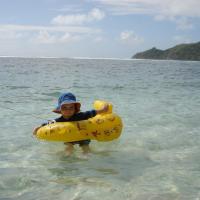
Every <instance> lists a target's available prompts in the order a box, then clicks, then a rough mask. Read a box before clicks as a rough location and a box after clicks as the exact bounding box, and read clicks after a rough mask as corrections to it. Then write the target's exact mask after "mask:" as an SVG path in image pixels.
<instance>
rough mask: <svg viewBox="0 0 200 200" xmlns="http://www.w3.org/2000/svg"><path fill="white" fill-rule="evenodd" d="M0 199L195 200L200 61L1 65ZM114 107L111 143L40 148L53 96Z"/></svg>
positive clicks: (14, 61)
mask: <svg viewBox="0 0 200 200" xmlns="http://www.w3.org/2000/svg"><path fill="white" fill-rule="evenodd" d="M0 88H1V93H0V109H1V115H0V120H1V124H0V128H1V133H0V137H1V140H0V199H5V200H10V199H17V200H32V199H34V200H35V199H41V200H47V199H48V200H49V199H55V198H56V199H57V200H64V199H70V200H79V199H81V200H82V199H83V200H84V199H87V200H89V199H91V200H96V199H97V200H98V199H105V200H107V199H116V200H121V199H130V200H134V199H136V200H146V199H151V200H152V199H156V200H158V199H161V200H163V199H164V200H165V199H166V200H168V199H170V200H171V199H180V200H182V199H194V200H197V199H200V160H199V154H200V150H199V146H200V124H199V122H200V109H199V107H200V62H182V61H150V60H103V59H102V60H101V59H100V60H99V59H98V60H95V59H93V60H90V59H89V60H84V59H61V58H60V59H56V58H51V59H48V58H32V59H31V58H0ZM65 91H71V92H73V93H75V94H76V96H77V98H78V99H79V100H80V101H81V102H82V110H88V109H91V108H92V103H93V101H94V100H96V99H105V100H108V101H110V102H112V103H113V105H114V110H115V112H117V113H118V114H119V115H120V116H121V117H122V119H123V122H124V129H123V133H122V135H121V137H120V138H119V139H118V140H115V141H113V142H108V143H100V142H95V141H93V142H92V143H91V148H92V149H93V153H92V154H91V155H90V156H89V157H88V158H84V157H83V156H82V154H81V151H80V149H79V148H78V147H77V148H76V151H75V153H74V155H73V156H72V157H71V158H67V157H66V156H65V155H64V151H63V150H64V145H63V144H62V143H56V142H44V141H38V140H36V139H35V138H34V137H33V136H32V130H33V128H34V127H35V126H37V125H39V124H41V123H42V122H43V121H45V120H47V119H53V118H55V117H57V115H56V114H53V113H52V112H51V110H52V109H53V108H54V106H55V105H56V101H57V98H58V96H59V94H60V92H65Z"/></svg>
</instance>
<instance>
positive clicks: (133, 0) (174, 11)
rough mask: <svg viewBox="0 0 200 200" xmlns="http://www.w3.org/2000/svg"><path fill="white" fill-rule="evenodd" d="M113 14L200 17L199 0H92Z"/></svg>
mask: <svg viewBox="0 0 200 200" xmlns="http://www.w3.org/2000/svg"><path fill="white" fill-rule="evenodd" d="M94 1H96V2H99V3H101V4H103V5H106V7H107V8H108V9H109V10H110V11H111V12H112V13H113V14H122V15H127V14H139V13H141V14H152V15H164V16H185V17H200V12H199V7H200V1H199V0H164V1H163V0H151V1H150V0H123V1H122V0H94Z"/></svg>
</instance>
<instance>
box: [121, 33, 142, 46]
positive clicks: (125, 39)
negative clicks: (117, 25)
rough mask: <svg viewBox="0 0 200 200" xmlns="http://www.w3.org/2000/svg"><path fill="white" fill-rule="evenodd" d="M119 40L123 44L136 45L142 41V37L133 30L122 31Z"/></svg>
mask: <svg viewBox="0 0 200 200" xmlns="http://www.w3.org/2000/svg"><path fill="white" fill-rule="evenodd" d="M120 41H121V42H122V43H124V44H130V45H138V44H141V43H143V42H144V39H143V38H142V37H140V36H138V35H136V34H135V33H134V32H133V31H123V32H121V34H120Z"/></svg>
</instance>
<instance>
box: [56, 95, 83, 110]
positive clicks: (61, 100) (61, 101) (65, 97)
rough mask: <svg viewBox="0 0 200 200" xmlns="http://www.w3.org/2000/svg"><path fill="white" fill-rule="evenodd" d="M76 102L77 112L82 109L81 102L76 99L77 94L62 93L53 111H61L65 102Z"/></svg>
mask: <svg viewBox="0 0 200 200" xmlns="http://www.w3.org/2000/svg"><path fill="white" fill-rule="evenodd" d="M71 103H73V104H75V108H76V112H79V111H80V107H81V104H80V103H79V102H77V101H76V97H75V95H73V94H72V93H70V92H68V93H63V94H61V95H60V97H59V98H58V105H57V106H56V108H55V109H54V110H53V112H55V113H60V111H61V106H62V105H64V104H71Z"/></svg>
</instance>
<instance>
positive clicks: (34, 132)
mask: <svg viewBox="0 0 200 200" xmlns="http://www.w3.org/2000/svg"><path fill="white" fill-rule="evenodd" d="M40 127H41V126H39V127H36V128H35V129H34V130H33V135H36V134H37V131H38V130H39V129H40Z"/></svg>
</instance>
